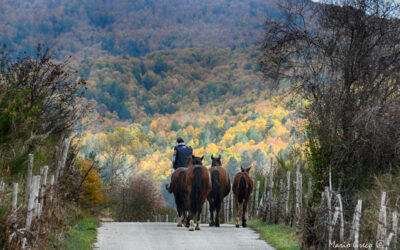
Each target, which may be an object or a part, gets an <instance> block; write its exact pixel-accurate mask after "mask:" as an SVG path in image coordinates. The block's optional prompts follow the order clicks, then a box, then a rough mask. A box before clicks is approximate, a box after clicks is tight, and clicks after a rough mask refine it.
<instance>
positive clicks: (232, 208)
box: [230, 188, 235, 221]
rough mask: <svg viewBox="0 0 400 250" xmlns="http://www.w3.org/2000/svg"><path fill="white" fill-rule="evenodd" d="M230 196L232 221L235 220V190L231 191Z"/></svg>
mask: <svg viewBox="0 0 400 250" xmlns="http://www.w3.org/2000/svg"><path fill="white" fill-rule="evenodd" d="M231 190H232V188H231ZM230 196H231V221H235V217H234V216H235V215H234V214H233V211H234V202H233V200H234V198H233V192H232V191H231V192H230Z"/></svg>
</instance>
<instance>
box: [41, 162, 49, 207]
mask: <svg viewBox="0 0 400 250" xmlns="http://www.w3.org/2000/svg"><path fill="white" fill-rule="evenodd" d="M48 171H49V166H44V167H43V168H41V171H40V172H41V175H42V184H41V185H40V203H42V205H44V203H43V201H44V199H45V198H44V197H45V193H46V187H47V174H48Z"/></svg>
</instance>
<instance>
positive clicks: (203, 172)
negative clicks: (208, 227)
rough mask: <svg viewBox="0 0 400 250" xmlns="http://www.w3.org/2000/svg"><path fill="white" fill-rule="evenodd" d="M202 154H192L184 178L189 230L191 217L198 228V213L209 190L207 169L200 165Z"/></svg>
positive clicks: (199, 213)
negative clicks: (200, 155) (194, 219)
mask: <svg viewBox="0 0 400 250" xmlns="http://www.w3.org/2000/svg"><path fill="white" fill-rule="evenodd" d="M203 158H204V156H203V157H201V158H199V157H195V156H192V159H191V160H190V162H189V165H188V169H187V170H186V176H185V180H184V183H185V184H184V186H185V187H186V189H185V191H186V196H187V200H188V205H189V220H190V226H189V231H193V230H194V229H193V226H194V222H193V217H196V216H197V217H196V230H200V215H201V210H202V208H203V204H204V202H205V200H206V198H207V195H208V193H209V192H210V191H211V178H210V173H209V172H208V169H207V168H206V167H204V166H203V165H202V160H203Z"/></svg>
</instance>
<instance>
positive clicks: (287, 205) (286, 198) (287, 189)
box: [285, 171, 290, 217]
mask: <svg viewBox="0 0 400 250" xmlns="http://www.w3.org/2000/svg"><path fill="white" fill-rule="evenodd" d="M289 195H290V171H287V172H286V197H285V216H286V217H287V216H289Z"/></svg>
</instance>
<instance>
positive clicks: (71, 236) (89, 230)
mask: <svg viewBox="0 0 400 250" xmlns="http://www.w3.org/2000/svg"><path fill="white" fill-rule="evenodd" d="M98 224H99V220H98V219H97V218H91V217H84V218H83V219H81V220H79V221H78V222H77V223H76V224H75V225H73V226H72V228H71V230H70V231H69V232H68V233H67V236H66V238H65V246H66V248H67V249H71V250H86V249H91V248H92V244H93V243H94V242H95V240H96V232H97V226H98Z"/></svg>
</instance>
